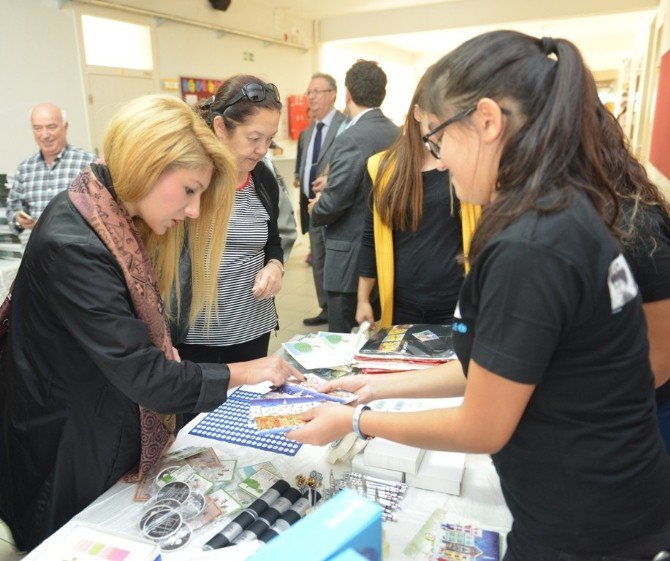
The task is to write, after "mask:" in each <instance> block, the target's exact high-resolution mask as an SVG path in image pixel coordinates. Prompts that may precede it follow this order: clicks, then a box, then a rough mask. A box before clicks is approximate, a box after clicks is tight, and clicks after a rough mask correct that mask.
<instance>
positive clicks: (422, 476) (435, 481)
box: [405, 450, 465, 495]
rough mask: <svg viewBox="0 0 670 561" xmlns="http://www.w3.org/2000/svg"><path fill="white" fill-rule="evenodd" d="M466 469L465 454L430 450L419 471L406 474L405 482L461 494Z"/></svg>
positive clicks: (443, 491) (442, 491)
mask: <svg viewBox="0 0 670 561" xmlns="http://www.w3.org/2000/svg"><path fill="white" fill-rule="evenodd" d="M464 470H465V454H461V453H459V452H438V451H435V450H429V451H428V452H426V454H425V456H424V458H423V461H422V462H421V466H420V467H419V470H418V472H417V473H416V474H411V473H407V474H406V475H405V483H407V484H408V485H411V486H412V487H418V488H419V489H428V490H430V491H439V492H441V493H449V494H450V495H460V494H461V480H462V479H463V472H464Z"/></svg>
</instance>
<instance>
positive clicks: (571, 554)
mask: <svg viewBox="0 0 670 561" xmlns="http://www.w3.org/2000/svg"><path fill="white" fill-rule="evenodd" d="M428 81H429V83H430V86H429V88H428V91H427V103H428V105H429V108H430V111H431V113H432V114H433V115H432V117H431V127H432V130H431V131H430V132H429V133H428V134H427V135H425V136H424V141H425V142H426V145H427V147H428V148H429V149H430V150H431V152H433V154H434V155H435V156H436V157H437V158H438V159H439V160H440V162H441V165H442V166H443V167H444V168H447V169H449V172H450V174H451V178H452V181H453V184H454V186H455V189H456V194H457V195H458V197H459V198H460V199H461V200H462V201H466V202H470V203H474V204H480V205H483V207H484V210H483V213H482V217H481V219H480V222H479V224H478V226H477V230H476V232H475V235H474V237H473V240H472V246H471V249H470V253H469V259H470V262H471V266H472V268H471V270H470V273H469V274H468V276H467V277H466V279H465V281H464V284H463V287H462V289H461V293H460V296H459V301H458V306H457V309H456V312H455V319H454V341H455V346H456V350H457V354H458V357H459V362H460V364H461V366H462V371H463V372H465V374H466V376H467V383H465V387H464V397H463V403H462V405H461V406H460V407H457V408H453V409H443V410H431V411H421V412H412V413H386V412H377V411H365V410H362V409H360V408H357V409H356V410H355V411H353V412H352V410H351V408H347V407H346V406H335V407H328V408H319V409H315V410H312V411H310V412H308V413H307V414H305V419H306V420H308V421H310V422H308V423H307V425H306V426H305V427H303V428H301V429H299V430H298V431H294V432H292V433H289V435H288V436H289V437H293V438H295V439H296V440H300V441H303V442H310V443H324V442H328V441H330V440H332V439H334V438H339V437H341V436H342V435H343V434H345V433H347V432H350V431H351V430H352V428H353V429H354V430H355V432H357V433H358V434H359V435H361V436H365V435H368V436H381V437H384V438H388V439H391V440H395V441H398V442H402V443H405V444H410V445H413V446H419V447H422V448H432V449H443V450H455V451H463V452H480V453H490V454H491V455H492V458H493V461H494V464H495V467H496V470H497V471H498V474H499V476H500V482H501V487H502V491H503V494H504V496H505V499H506V501H507V504H508V506H509V508H510V511H511V512H512V515H513V517H514V524H513V527H512V531H511V532H510V534H509V535H508V549H507V553H506V555H505V561H520V560H532V561H549V560H551V561H557V560H559V559H564V560H570V561H586V560H592V559H600V560H602V561H605V560H609V559H612V560H613V559H617V560H626V559H629V560H633V559H651V558H652V557H653V556H654V555H655V554H656V553H657V552H658V551H659V550H661V549H663V548H666V549H668V548H670V508H668V504H670V458H669V457H668V455H667V454H666V453H665V450H664V448H663V443H662V440H661V436H660V432H659V429H658V423H657V422H656V418H655V409H654V403H653V400H652V391H653V385H654V380H653V375H652V370H651V366H650V361H649V344H648V341H647V331H646V325H645V316H644V312H643V309H642V299H641V297H640V294H639V290H638V287H637V285H636V283H635V282H634V281H633V271H632V270H631V267H630V265H629V263H628V261H627V260H626V258H625V257H624V255H623V254H622V253H621V249H620V246H619V243H618V242H619V240H620V239H621V238H622V229H621V224H622V223H621V221H620V208H619V207H620V204H619V203H620V196H619V194H618V192H617V186H616V185H615V181H616V177H615V174H613V172H612V170H613V169H614V167H613V166H612V165H611V162H607V161H606V159H605V158H604V157H603V153H608V154H609V153H610V148H612V152H611V154H612V157H613V158H614V159H616V158H617V154H619V156H618V157H619V158H620V157H621V155H620V153H618V152H616V151H615V150H614V148H615V147H614V146H610V144H611V142H612V141H611V138H610V137H608V136H607V135H605V134H603V132H604V131H603V126H602V121H601V111H602V105H601V103H600V101H599V100H598V96H597V91H596V87H595V83H594V80H593V77H592V76H591V74H590V73H589V71H588V70H587V69H586V67H585V65H584V63H583V61H582V58H581V56H580V54H579V51H578V50H577V48H576V47H575V46H574V45H573V44H572V43H570V42H568V41H565V40H562V39H556V40H554V39H551V38H543V39H541V40H539V39H536V38H533V37H529V36H527V35H523V34H520V33H516V32H512V31H496V32H491V33H487V34H484V35H480V36H478V37H475V38H474V39H471V40H470V41H468V42H466V43H464V44H463V45H461V46H460V47H459V48H457V49H455V50H454V51H452V52H451V53H449V54H448V55H446V56H445V57H443V58H442V59H441V60H440V61H438V62H437V63H436V64H435V65H434V66H433V67H431V69H430V70H429V77H428ZM617 150H618V148H617ZM458 369H459V367H458V366H457V365H456V364H455V363H452V364H451V365H449V366H448V367H446V368H443V369H441V370H440V371H434V372H431V373H428V374H427V375H424V374H423V373H421V374H420V375H419V374H414V378H413V380H414V382H413V384H412V383H410V382H409V379H410V378H409V377H408V376H401V377H399V378H397V382H394V378H393V375H390V376H388V377H386V378H385V379H384V381H383V382H381V381H380V382H376V381H372V382H371V381H370V379H369V378H368V377H364V376H360V377H351V378H349V379H346V380H344V381H343V380H338V381H337V385H338V386H342V387H343V388H344V389H347V390H350V391H352V390H353V391H357V392H358V393H359V396H360V398H361V400H369V399H377V398H382V397H394V396H401V395H406V396H408V397H418V396H431V395H432V396H434V397H443V396H446V395H449V394H450V393H456V392H457V391H458V390H459V387H458V386H459V383H460V384H462V381H460V382H459V380H458ZM359 407H360V406H359Z"/></svg>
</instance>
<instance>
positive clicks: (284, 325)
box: [269, 235, 328, 354]
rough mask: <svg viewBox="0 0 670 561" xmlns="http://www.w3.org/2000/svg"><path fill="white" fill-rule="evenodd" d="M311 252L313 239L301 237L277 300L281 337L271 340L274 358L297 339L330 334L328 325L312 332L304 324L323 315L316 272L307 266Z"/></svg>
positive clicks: (288, 265)
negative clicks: (318, 333)
mask: <svg viewBox="0 0 670 561" xmlns="http://www.w3.org/2000/svg"><path fill="white" fill-rule="evenodd" d="M308 250H309V238H308V237H307V236H306V235H305V236H301V238H300V239H299V240H298V241H297V242H296V244H295V245H294V246H293V251H292V252H291V257H290V259H289V261H288V263H286V266H285V267H284V268H285V269H286V274H285V275H284V282H283V284H282V289H281V292H280V293H279V294H278V295H277V297H276V303H277V313H278V314H279V331H278V332H277V337H275V336H274V335H271V336H270V349H269V352H270V354H272V353H273V352H274V351H275V350H277V349H278V348H279V346H280V345H281V344H282V343H283V342H285V341H288V340H289V339H291V338H292V337H293V336H295V335H298V334H302V333H308V332H310V331H312V332H314V333H316V332H317V331H327V330H328V325H318V326H316V327H311V328H310V327H307V326H305V325H303V323H302V320H303V319H304V318H306V317H312V316H315V315H317V314H318V313H319V312H320V311H321V308H320V307H319V304H318V303H317V300H316V290H315V289H314V279H313V278H312V268H311V267H310V266H309V265H307V264H306V263H305V258H306V257H307V252H308Z"/></svg>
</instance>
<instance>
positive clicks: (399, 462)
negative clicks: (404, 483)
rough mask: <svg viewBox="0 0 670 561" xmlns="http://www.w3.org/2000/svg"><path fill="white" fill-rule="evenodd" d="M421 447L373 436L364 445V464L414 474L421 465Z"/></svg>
mask: <svg viewBox="0 0 670 561" xmlns="http://www.w3.org/2000/svg"><path fill="white" fill-rule="evenodd" d="M425 453H426V451H425V450H423V449H422V448H414V447H413V446H407V445H406V444H398V443H397V442H392V441H390V440H386V439H384V438H374V439H372V440H371V441H370V442H368V445H367V446H366V447H365V452H364V454H365V464H366V465H368V466H371V467H378V468H384V469H391V470H395V471H403V472H405V473H411V474H416V472H417V471H418V470H419V465H421V460H422V459H423V455H424V454H425Z"/></svg>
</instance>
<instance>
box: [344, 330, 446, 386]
mask: <svg viewBox="0 0 670 561" xmlns="http://www.w3.org/2000/svg"><path fill="white" fill-rule="evenodd" d="M451 337H452V332H451V325H431V324H418V323H417V324H407V325H393V326H391V327H384V328H382V329H380V330H379V331H377V332H376V333H375V334H373V335H372V336H371V337H370V338H369V339H368V341H367V342H366V343H365V344H364V345H363V346H362V347H361V349H360V350H359V351H358V352H357V353H356V354H355V355H354V360H355V361H356V362H355V363H354V366H356V367H357V368H360V369H361V370H362V371H363V372H364V373H366V374H375V373H381V372H393V371H405V370H420V369H423V368H430V367H431V366H435V365H437V364H442V363H444V362H447V361H449V360H453V359H455V358H456V354H455V353H454V346H453V343H452V338H451Z"/></svg>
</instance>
